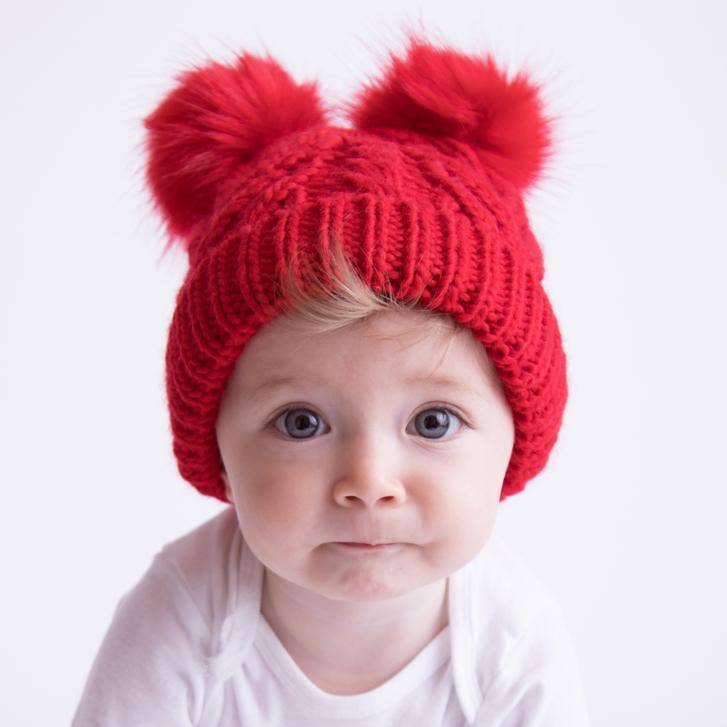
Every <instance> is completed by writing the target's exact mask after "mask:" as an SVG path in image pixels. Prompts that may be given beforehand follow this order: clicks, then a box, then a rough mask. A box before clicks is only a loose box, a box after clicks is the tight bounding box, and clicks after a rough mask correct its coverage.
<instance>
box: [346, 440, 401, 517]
mask: <svg viewBox="0 0 727 727" xmlns="http://www.w3.org/2000/svg"><path fill="white" fill-rule="evenodd" d="M373 449H376V448H375V447H374V448H371V447H368V448H363V451H362V449H358V451H351V452H349V453H348V457H347V459H346V460H345V463H344V468H345V469H344V470H343V471H342V472H340V473H339V477H338V479H337V480H336V482H335V483H334V485H333V498H334V500H335V501H336V502H337V503H338V504H339V505H341V506H342V507H361V506H366V507H379V506H382V507H385V506H389V507H392V506H395V505H399V504H401V503H403V502H404V501H405V500H406V488H405V486H404V483H403V482H402V480H401V479H400V478H399V474H398V472H397V471H396V470H397V468H396V466H395V464H394V463H393V462H392V461H391V458H390V457H387V456H386V453H385V452H383V451H378V450H377V451H376V452H375V453H374V452H373V451H372V450H373Z"/></svg>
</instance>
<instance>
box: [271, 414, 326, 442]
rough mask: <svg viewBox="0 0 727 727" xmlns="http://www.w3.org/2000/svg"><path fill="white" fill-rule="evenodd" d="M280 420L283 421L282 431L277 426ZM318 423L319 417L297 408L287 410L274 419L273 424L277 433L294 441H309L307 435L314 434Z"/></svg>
mask: <svg viewBox="0 0 727 727" xmlns="http://www.w3.org/2000/svg"><path fill="white" fill-rule="evenodd" d="M281 419H283V427H284V428H285V429H284V430H281V429H280V427H278V426H277V425H278V422H279V421H280V420H281ZM320 421H321V419H320V417H319V416H318V415H317V414H315V413H314V412H312V411H311V410H310V409H303V408H298V409H287V410H286V411H284V412H283V413H282V414H281V415H280V416H279V417H277V418H276V419H275V421H274V424H275V426H276V428H277V429H278V431H281V432H282V433H283V434H287V435H288V436H290V437H293V438H294V439H309V438H310V437H309V436H308V434H310V433H311V432H312V433H313V434H315V433H316V431H317V429H318V424H319V423H320Z"/></svg>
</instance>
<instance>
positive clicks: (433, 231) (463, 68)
mask: <svg viewBox="0 0 727 727" xmlns="http://www.w3.org/2000/svg"><path fill="white" fill-rule="evenodd" d="M345 108H346V112H347V115H348V118H349V120H350V121H351V124H352V125H351V126H350V127H343V126H336V125H333V124H331V123H330V121H329V116H330V110H329V109H328V108H326V107H325V105H324V104H323V103H322V102H321V100H320V99H319V97H318V92H317V87H316V85H315V84H314V83H308V84H297V83H295V82H294V81H293V80H292V79H291V77H290V76H289V75H288V74H287V73H286V71H285V70H284V69H282V68H281V67H280V65H279V64H278V63H277V62H276V61H274V60H273V59H272V58H270V57H266V58H262V57H257V56H252V55H250V54H247V53H243V54H240V55H239V56H238V57H237V58H236V61H235V63H234V65H232V66H224V65H221V64H219V63H210V64H209V65H207V66H203V67H199V68H196V69H193V70H191V71H187V72H185V73H183V74H181V75H180V76H179V77H178V79H177V85H176V87H175V88H174V89H173V90H172V91H171V92H170V93H169V94H168V95H167V97H166V98H165V99H164V100H163V102H162V103H161V104H160V105H159V107H158V108H157V109H156V110H155V111H154V112H153V113H152V114H150V115H149V116H148V117H147V118H146V119H145V120H144V123H145V127H146V129H147V137H146V141H147V151H148V164H147V181H148V184H149V187H150V189H151V191H152V198H153V202H154V204H155V206H156V208H157V210H158V211H159V213H160V215H161V216H162V218H163V219H164V221H165V223H166V229H167V233H168V238H169V239H168V243H167V249H168V248H169V247H170V246H171V245H173V244H174V243H175V242H180V243H181V245H182V246H183V248H184V249H185V250H186V252H187V254H188V256H189V270H188V273H187V276H186V278H185V280H184V283H183V285H182V287H181V289H180V291H179V293H178V296H177V300H176V308H175V310H174V314H173V317H172V321H171V325H170V328H169V339H168V345H167V351H166V385H167V398H168V405H169V412H170V421H171V429H172V435H173V446H174V454H175V456H176V458H177V462H178V466H179V471H180V473H181V475H182V477H183V478H184V479H185V480H187V481H188V482H190V483H191V484H192V485H194V486H195V487H196V488H197V489H198V490H199V491H200V492H202V493H203V494H206V495H211V496H214V497H217V498H219V499H221V500H225V499H226V498H225V494H224V485H223V482H222V479H221V472H222V460H221V458H220V453H219V450H218V448H217V441H216V436H215V422H216V419H217V414H218V409H219V404H220V399H221V397H222V393H223V391H224V388H225V385H226V383H227V380H228V378H229V377H230V375H231V373H232V368H233V366H234V364H235V360H236V359H237V357H238V356H239V355H240V353H241V352H242V351H243V349H244V347H245V344H246V342H247V341H248V340H249V339H250V338H251V337H252V335H253V334H254V333H255V332H256V331H257V330H258V329H259V328H260V327H261V326H263V325H265V324H266V323H267V322H269V321H270V320H272V319H273V318H274V317H275V316H276V315H278V314H279V313H280V312H282V311H283V310H284V309H285V300H284V299H283V298H282V297H281V294H280V290H281V288H280V277H281V273H282V272H284V270H285V266H286V263H287V261H289V260H293V261H294V264H295V268H294V269H295V271H296V276H297V277H299V279H300V283H301V286H302V287H305V280H304V278H303V275H302V272H303V270H304V269H305V268H306V267H311V268H312V269H316V270H317V269H322V270H325V269H326V267H327V259H328V258H327V256H326V254H327V253H329V252H330V251H331V249H332V244H333V243H332V240H333V235H334V234H337V235H338V236H339V238H340V239H341V241H342V244H343V249H344V251H345V254H346V257H347V259H348V260H349V261H350V262H351V264H352V265H353V267H354V268H355V269H356V270H357V272H358V273H359V275H360V276H361V277H362V279H363V280H364V281H365V282H366V283H367V284H368V285H369V286H370V287H371V288H372V289H373V290H374V291H376V292H383V291H384V290H385V288H384V286H385V284H386V282H387V280H388V282H389V284H390V286H391V289H392V291H393V293H394V295H395V297H396V298H398V299H401V300H406V299H410V298H412V297H413V296H416V295H420V296H421V298H420V305H421V306H423V307H425V308H428V309H432V310H437V311H441V312H445V313H447V314H449V315H450V316H451V317H452V318H453V319H454V320H455V321H456V322H457V323H459V324H460V325H462V326H465V327H467V328H469V329H470V330H471V331H472V333H473V335H474V336H475V337H476V338H477V339H478V340H479V341H481V342H482V344H483V346H485V348H486V351H487V354H488V356H489V357H490V359H491V360H492V361H493V363H494V365H495V368H496V370H497V373H498V375H499V377H500V380H501V381H502V384H503V389H504V392H505V395H506V398H507V400H508V402H509V404H510V407H511V409H512V413H513V416H514V422H515V443H514V448H513V452H512V456H511V460H510V463H509V466H508V469H507V472H506V475H505V479H504V483H503V489H502V494H501V500H504V499H505V498H506V497H508V496H510V495H512V494H514V493H517V492H519V491H521V490H522V489H523V488H524V487H525V485H526V483H527V482H528V481H529V480H530V479H532V478H533V477H534V476H535V475H536V474H538V473H539V472H540V471H541V470H542V469H543V467H544V466H545V464H546V462H547V460H548V457H549V454H550V452H551V450H552V448H553V445H554V444H555V442H556V439H557V436H558V431H559V429H560V425H561V421H562V416H563V410H564V407H565V403H566V399H567V394H568V391H567V381H566V357H565V353H564V351H563V348H562V342H561V336H560V331H559V328H558V323H557V320H556V318H555V315H554V313H553V310H552V308H551V305H550V303H549V300H548V297H547V295H546V293H545V291H544V289H543V287H542V281H543V275H544V268H543V255H542V251H541V248H540V246H539V245H538V243H537V241H536V240H535V238H534V236H533V234H532V232H531V230H530V227H529V225H528V220H527V216H526V213H525V208H524V205H523V201H522V194H523V192H524V191H525V190H526V189H527V188H528V187H529V186H530V185H532V184H533V183H534V182H535V181H536V180H537V179H538V178H539V175H540V173H541V170H542V168H543V165H544V163H545V161H546V160H547V158H548V155H549V154H550V153H551V141H550V139H551V133H550V130H551V127H550V123H551V122H550V120H549V119H548V118H547V117H546V116H545V115H544V113H543V110H542V104H541V101H540V99H539V96H538V87H537V86H536V85H535V84H534V83H533V82H531V81H530V79H529V78H528V76H526V75H525V74H524V73H522V72H521V73H519V74H518V75H517V76H516V77H515V78H514V79H512V80H508V79H507V77H506V75H505V74H504V72H503V71H501V70H499V69H498V68H497V66H496V64H495V63H494V61H493V60H492V58H491V57H490V56H484V57H482V58H480V57H479V56H468V55H465V54H462V53H459V52H457V51H454V50H452V49H449V48H436V47H434V46H433V45H431V44H429V43H428V42H426V41H424V40H422V39H421V38H418V37H410V39H409V45H408V49H407V52H406V54H405V56H403V57H394V56H392V58H391V59H390V63H389V65H388V67H387V68H386V69H385V70H384V72H383V75H382V78H381V79H380V80H379V81H378V82H376V83H371V84H369V85H367V86H364V87H363V88H362V90H361V91H360V92H359V93H358V94H357V95H356V96H355V97H354V98H353V100H352V101H350V102H348V103H347V104H346V106H345Z"/></svg>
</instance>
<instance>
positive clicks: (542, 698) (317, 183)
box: [73, 36, 588, 727]
mask: <svg viewBox="0 0 727 727" xmlns="http://www.w3.org/2000/svg"><path fill="white" fill-rule="evenodd" d="M344 108H345V109H346V112H347V114H348V118H349V119H350V121H351V122H352V123H351V126H348V127H342V126H336V125H333V124H332V123H330V121H329V113H330V112H329V109H327V108H324V106H323V104H322V102H321V101H320V98H319V96H318V91H317V87H316V85H315V84H314V83H309V84H297V83H296V82H294V81H293V80H292V78H291V77H290V76H289V75H288V74H287V73H286V71H285V70H284V69H283V68H281V66H280V65H279V64H277V63H276V62H275V61H274V60H273V59H272V58H270V57H269V56H268V57H266V58H262V57H257V56H253V55H250V54H246V53H243V54H241V55H239V56H238V58H237V59H236V62H235V64H234V66H225V65H221V64H219V63H210V64H209V65H207V66H205V67H202V68H197V69H194V70H191V71H187V72H185V73H184V74H183V75H181V76H180V77H179V78H178V84H177V86H176V87H175V89H174V90H173V91H171V92H170V93H169V94H168V96H167V97H166V98H165V99H164V101H163V102H162V103H161V104H160V105H159V107H158V108H157V109H156V110H155V111H154V112H153V113H152V114H151V115H149V116H148V117H147V118H146V119H145V126H146V129H147V131H148V139H147V141H148V145H147V148H148V151H149V160H148V167H147V179H148V181H149V184H150V188H151V190H152V192H153V199H154V201H155V204H156V205H157V208H158V210H159V211H160V213H161V214H162V215H163V219H164V220H165V222H166V224H167V230H168V233H169V242H168V244H167V248H166V249H169V247H170V246H171V244H173V242H174V241H175V240H181V242H182V245H183V246H184V249H185V250H186V251H187V253H188V256H189V263H190V266H189V271H188V274H187V277H186V279H185V281H184V284H183V286H182V288H181V289H180V291H179V294H178V297H177V301H176V308H175V311H174V316H173V319H172V322H171V326H170V329H169V339H168V346H167V356H166V365H167V377H166V381H167V394H168V403H169V410H170V417H171V427H172V433H173V438H174V453H175V456H176V458H177V462H178V466H179V471H180V473H181V475H182V477H183V478H184V479H185V480H187V481H188V482H189V483H191V484H192V485H193V486H194V487H196V488H197V489H198V490H199V491H200V492H201V493H202V494H205V495H209V496H212V497H216V498H218V499H219V500H221V501H223V502H225V503H229V507H226V508H225V509H224V510H223V511H222V512H221V513H220V514H218V515H217V516H215V517H214V518H212V519H211V520H209V521H208V522H206V523H204V524H203V525H201V526H200V527H198V528H197V529H195V530H193V531H192V532H190V533H188V534H187V535H185V536H183V537H181V538H180V539H178V540H176V541H174V542H172V543H169V544H168V545H166V546H165V547H164V548H163V549H162V550H161V552H160V553H158V554H157V556H156V557H155V558H154V560H153V562H152V564H151V566H150V568H149V569H148V571H147V572H146V573H145V574H144V576H143V577H142V579H141V580H140V581H139V583H138V584H137V585H136V586H135V587H134V588H133V589H132V590H131V591H129V592H128V593H127V594H126V595H125V596H124V597H123V598H122V599H121V601H120V603H119V605H118V607H117V610H116V612H115V614H114V617H113V620H112V623H111V625H110V627H109V630H108V632H107V634H106V637H105V639H104V641H103V643H102V645H101V647H100V649H99V652H98V655H97V657H96V660H95V662H94V664H93V667H92V669H91V672H90V675H89V677H88V681H87V683H86V687H85V690H84V692H83V695H82V697H81V700H80V704H79V705H78V709H77V712H76V715H75V718H74V722H73V724H74V725H75V726H76V727H90V726H91V725H94V726H100V725H103V727H116V726H119V727H121V726H122V725H123V726H124V727H143V726H146V725H149V726H152V725H153V726H154V727H162V726H167V725H169V726H170V727H172V726H174V727H176V726H180V727H181V725H185V726H189V725H195V726H200V727H208V726H212V725H215V726H219V727H233V725H234V726H238V725H245V726H248V725H252V726H257V725H265V726H276V725H291V726H295V727H298V726H300V725H315V727H326V726H329V725H331V726H332V725H342V724H345V725H351V727H353V726H354V725H356V726H361V727H363V726H364V725H366V726H372V727H373V726H374V725H376V726H377V727H378V726H382V727H401V725H417V726H424V725H426V726H430V725H431V726H434V725H437V726H438V725H443V726H448V727H454V726H455V725H456V726H458V727H460V726H464V725H478V726H480V727H484V726H485V725H486V726H488V727H515V726H516V725H517V726H518V727H535V726H537V727H546V726H547V727H576V726H577V727H584V726H586V725H588V717H587V710H586V705H585V700H584V696H583V689H582V685H581V679H580V675H579V668H578V663H577V659H576V656H575V653H574V649H573V647H572V643H571V640H570V637H569V634H568V630H567V628H566V626H565V623H564V619H563V616H562V612H561V609H560V607H559V606H558V604H557V601H556V599H555V598H554V596H553V595H552V594H551V593H550V592H549V591H548V589H546V588H545V587H544V586H543V585H542V584H541V583H540V582H539V581H538V579H537V578H536V577H535V576H534V574H533V573H532V572H531V571H530V570H529V569H528V568H527V566H526V565H525V564H524V563H522V562H521V561H520V559H519V558H518V557H517V556H516V555H515V554H514V553H513V552H511V551H510V550H509V549H508V548H507V547H506V546H505V544H504V543H502V542H501V541H500V540H499V539H498V538H496V537H494V536H493V537H491V535H492V530H493V527H494V524H495V518H496V513H497V507H498V503H499V502H501V501H502V500H504V499H505V498H507V497H509V496H511V495H514V494H516V493H518V492H520V491H522V490H523V488H524V487H525V485H526V484H527V482H528V481H529V480H531V479H532V478H533V477H534V476H535V475H537V474H538V473H539V472H540V471H541V470H542V469H543V468H544V466H545V464H546V462H547V460H548V456H549V453H550V451H551V449H552V447H553V445H554V444H555V441H556V439H557V435H558V431H559V428H560V424H561V420H562V415H563V410H564V407H565V402H566V399H567V384H566V359H565V354H564V351H563V349H562V345H561V337H560V333H559V329H558V324H557V321H556V318H555V316H554V313H553V311H552V308H551V306H550V304H549V301H548V298H547V296H546V294H545V292H544V289H543V287H542V280H543V275H544V268H543V256H542V253H541V250H540V247H539V245H538V243H537V242H536V240H535V238H534V237H533V235H532V232H531V231H530V228H529V225H528V221H527V218H526V214H525V208H524V205H523V201H522V194H523V193H524V192H525V190H526V189H527V188H528V187H529V186H530V185H532V184H533V183H534V182H535V181H536V180H537V179H538V177H539V175H540V172H541V170H542V167H543V165H544V163H545V161H546V159H547V156H548V154H549V151H550V143H551V142H550V139H551V122H550V120H549V119H548V118H547V117H546V116H545V115H544V113H543V111H542V103H541V101H540V99H539V96H538V89H537V86H536V85H534V84H533V83H532V82H531V81H530V80H529V79H528V77H527V76H526V75H525V74H524V73H520V74H518V75H517V76H516V77H515V78H514V79H512V80H508V79H507V77H506V75H505V74H504V73H503V72H502V71H501V70H500V69H499V68H498V67H497V66H496V64H495V63H494V61H493V60H492V58H491V57H490V56H486V57H483V58H480V57H476V56H468V55H465V54H462V53H459V52H457V51H455V50H452V49H449V48H436V47H434V46H433V45H431V44H430V43H428V42H427V41H425V40H423V39H421V38H419V37H416V36H411V37H410V38H409V43H408V47H407V51H406V54H405V55H404V56H402V57H394V56H392V58H391V63H390V66H389V67H388V69H386V71H385V73H383V74H382V79H381V80H380V81H379V82H378V83H372V84H370V85H368V86H366V87H364V88H363V89H362V90H361V92H360V93H359V94H358V95H357V97H356V98H355V99H354V100H353V101H352V102H350V103H349V104H347V105H345V106H344Z"/></svg>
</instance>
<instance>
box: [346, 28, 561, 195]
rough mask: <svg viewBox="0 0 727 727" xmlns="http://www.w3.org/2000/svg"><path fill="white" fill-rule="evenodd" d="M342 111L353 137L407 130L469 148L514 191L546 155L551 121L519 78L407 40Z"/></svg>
mask: <svg viewBox="0 0 727 727" xmlns="http://www.w3.org/2000/svg"><path fill="white" fill-rule="evenodd" d="M344 108H346V109H347V111H348V115H349V117H350V119H351V121H352V122H353V124H354V125H355V126H356V127H358V128H360V129H370V130H376V129H382V128H383V129H394V128H401V129H409V130H413V131H419V132H421V133H423V134H428V135H431V136H445V137H449V138H452V139H458V140H460V141H464V142H466V143H468V144H471V145H472V147H473V148H474V149H475V151H476V152H477V154H478V156H479V157H480V158H481V159H482V161H483V162H484V164H485V165H486V166H488V167H490V168H492V169H495V170H496V171H497V172H499V173H500V174H501V175H502V176H503V177H505V178H506V179H508V180H509V181H510V182H512V184H514V185H515V186H516V187H518V188H519V189H525V188H526V187H528V186H529V185H531V184H532V183H533V182H534V181H535V180H536V178H537V177H538V175H539V174H540V172H541V170H542V167H543V165H544V162H545V160H546V159H547V157H548V156H549V154H550V146H551V121H550V119H549V118H547V117H546V116H545V115H544V113H543V108H542V103H541V101H540V98H539V96H538V86H537V85H536V84H535V83H533V82H531V81H530V80H529V78H528V75H527V74H526V73H525V72H523V71H521V72H520V73H518V74H517V75H516V76H515V78H514V79H513V80H512V81H508V80H507V77H506V75H505V73H504V72H503V71H501V70H500V69H499V68H498V67H497V66H496V65H495V61H494V60H493V58H492V56H490V55H487V56H485V57H483V58H479V57H474V56H469V55H465V54H463V53H459V52H457V51H454V50H451V49H448V48H444V49H439V48H435V47H434V46H433V45H431V44H430V43H427V42H426V41H424V40H422V39H421V38H419V37H417V36H416V35H414V34H410V36H409V45H408V50H407V56H406V58H404V59H402V58H397V57H395V56H392V62H391V66H390V68H389V69H388V70H387V72H386V75H385V77H384V78H383V79H382V80H381V81H379V82H378V83H375V84H370V85H368V86H365V87H364V88H363V89H362V90H361V91H359V93H358V95H357V97H356V99H355V100H354V101H353V102H349V103H344Z"/></svg>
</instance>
